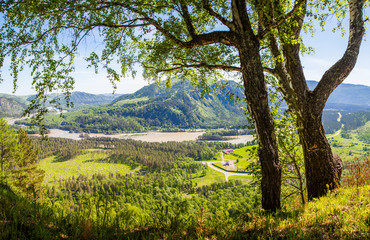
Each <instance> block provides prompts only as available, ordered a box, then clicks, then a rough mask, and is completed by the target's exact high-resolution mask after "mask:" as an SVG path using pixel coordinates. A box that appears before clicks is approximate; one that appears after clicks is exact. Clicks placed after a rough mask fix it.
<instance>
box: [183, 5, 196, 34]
mask: <svg viewBox="0 0 370 240" xmlns="http://www.w3.org/2000/svg"><path fill="white" fill-rule="evenodd" d="M180 6H181V11H182V13H181V16H182V17H183V18H184V21H185V24H186V28H187V29H188V32H189V34H190V36H191V37H192V38H193V37H195V36H196V32H195V28H194V25H193V22H192V20H191V17H190V14H189V10H188V6H187V5H185V3H184V1H180Z"/></svg>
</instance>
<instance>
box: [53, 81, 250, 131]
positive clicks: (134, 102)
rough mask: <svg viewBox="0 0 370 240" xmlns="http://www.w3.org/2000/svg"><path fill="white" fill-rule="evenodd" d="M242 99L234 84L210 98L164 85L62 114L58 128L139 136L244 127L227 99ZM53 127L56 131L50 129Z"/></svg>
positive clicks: (180, 85)
mask: <svg viewBox="0 0 370 240" xmlns="http://www.w3.org/2000/svg"><path fill="white" fill-rule="evenodd" d="M229 91H230V92H233V93H234V94H235V95H238V96H239V97H241V96H243V92H242V89H241V88H240V87H239V86H238V84H237V83H235V82H233V81H229V82H228V83H227V86H226V87H225V88H222V89H217V88H216V86H211V93H210V95H207V96H205V97H204V98H202V92H201V91H197V90H194V89H193V87H192V86H191V84H190V82H187V81H184V82H182V81H174V82H173V85H172V87H171V88H170V89H167V88H166V86H165V84H164V83H160V84H159V85H158V86H157V85H156V84H152V85H148V86H145V87H143V88H142V89H140V90H138V91H137V92H135V93H133V94H126V95H123V96H121V97H119V98H117V99H116V100H114V101H113V102H112V103H110V104H108V105H104V106H99V107H93V108H88V109H83V110H80V111H75V112H72V113H69V114H65V118H64V119H63V121H62V122H61V123H58V124H60V125H59V128H62V129H66V130H71V131H85V132H108V133H111V132H122V131H132V132H141V131H145V130H150V129H177V128H187V129H188V128H224V127H240V126H243V125H245V124H246V123H247V122H246V117H245V116H244V114H243V111H242V110H241V105H240V104H235V103H234V101H233V100H231V99H230V98H229V97H228V96H227V93H228V92H229ZM52 127H58V126H56V125H52Z"/></svg>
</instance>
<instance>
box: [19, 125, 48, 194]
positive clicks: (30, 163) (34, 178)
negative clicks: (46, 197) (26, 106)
mask: <svg viewBox="0 0 370 240" xmlns="http://www.w3.org/2000/svg"><path fill="white" fill-rule="evenodd" d="M18 143H19V145H20V151H19V160H18V162H17V165H16V167H15V168H14V169H12V184H13V186H15V187H16V188H18V189H19V190H20V191H22V192H23V193H25V194H26V195H27V197H30V198H33V199H36V198H37V197H38V196H39V194H40V191H41V183H42V181H43V179H44V171H43V170H41V169H38V168H37V165H36V161H37V157H38V151H37V150H36V149H35V146H34V145H33V143H32V139H31V138H30V137H29V136H28V135H27V133H26V132H25V131H24V130H23V129H22V128H21V129H19V131H18Z"/></svg>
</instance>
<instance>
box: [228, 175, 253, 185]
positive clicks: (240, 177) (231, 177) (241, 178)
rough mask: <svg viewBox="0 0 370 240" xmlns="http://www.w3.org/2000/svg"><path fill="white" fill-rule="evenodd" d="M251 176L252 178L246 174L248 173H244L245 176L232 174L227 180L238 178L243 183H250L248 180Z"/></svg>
mask: <svg viewBox="0 0 370 240" xmlns="http://www.w3.org/2000/svg"><path fill="white" fill-rule="evenodd" d="M252 178H253V177H252V176H248V175H245V177H243V176H236V175H234V176H230V177H229V181H236V180H240V181H242V182H244V183H250V181H251V180H252Z"/></svg>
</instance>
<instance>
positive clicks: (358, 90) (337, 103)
mask: <svg viewBox="0 0 370 240" xmlns="http://www.w3.org/2000/svg"><path fill="white" fill-rule="evenodd" d="M317 84H318V82H316V81H307V85H308V87H309V88H310V89H311V90H312V89H314V88H315V87H316V86H317ZM325 109H326V110H341V111H361V110H370V87H369V86H364V85H356V84H348V83H342V84H341V85H339V86H338V87H337V88H336V89H335V90H334V91H333V93H332V94H331V95H330V97H329V99H328V101H327V103H326V106H325Z"/></svg>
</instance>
